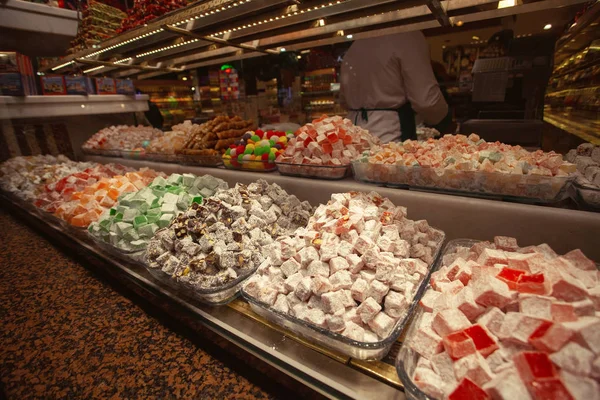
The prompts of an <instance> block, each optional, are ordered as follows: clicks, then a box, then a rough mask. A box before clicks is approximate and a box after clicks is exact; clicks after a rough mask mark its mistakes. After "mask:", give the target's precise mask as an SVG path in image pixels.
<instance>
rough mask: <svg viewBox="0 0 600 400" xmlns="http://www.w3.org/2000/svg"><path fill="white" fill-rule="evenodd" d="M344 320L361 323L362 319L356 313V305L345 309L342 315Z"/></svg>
mask: <svg viewBox="0 0 600 400" xmlns="http://www.w3.org/2000/svg"><path fill="white" fill-rule="evenodd" d="M343 318H344V321H346V322H348V321H352V322H354V323H355V324H359V325H362V323H363V322H362V319H361V318H360V315H358V313H357V312H356V307H353V308H350V309H349V310H348V311H346V312H345V313H344V315H343Z"/></svg>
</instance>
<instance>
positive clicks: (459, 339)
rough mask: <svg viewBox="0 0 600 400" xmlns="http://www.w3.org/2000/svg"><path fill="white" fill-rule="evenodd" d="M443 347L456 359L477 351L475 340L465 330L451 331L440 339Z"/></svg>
mask: <svg viewBox="0 0 600 400" xmlns="http://www.w3.org/2000/svg"><path fill="white" fill-rule="evenodd" d="M442 343H443V346H444V349H445V350H446V351H447V352H448V354H449V355H450V357H452V358H453V359H455V360H457V359H460V358H462V357H465V356H468V355H469V354H473V353H475V352H476V351H477V349H476V348H475V342H474V341H473V339H471V338H470V337H469V335H467V334H466V333H465V332H463V331H460V332H456V333H452V334H450V335H448V336H446V337H444V338H443V339H442Z"/></svg>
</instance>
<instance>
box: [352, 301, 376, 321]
mask: <svg viewBox="0 0 600 400" xmlns="http://www.w3.org/2000/svg"><path fill="white" fill-rule="evenodd" d="M379 311H381V306H380V305H379V303H378V302H377V301H376V300H375V299H373V298H372V297H369V298H367V299H366V300H365V301H363V302H362V303H361V304H360V306H358V308H357V309H356V312H357V313H358V315H359V316H360V319H361V320H362V321H363V322H364V323H365V324H366V323H368V322H369V321H370V320H372V319H373V318H374V317H375V315H377V313H378V312H379Z"/></svg>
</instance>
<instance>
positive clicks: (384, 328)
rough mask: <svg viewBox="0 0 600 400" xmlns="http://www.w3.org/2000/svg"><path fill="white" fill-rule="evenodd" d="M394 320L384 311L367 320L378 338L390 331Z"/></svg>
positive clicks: (385, 335) (388, 333)
mask: <svg viewBox="0 0 600 400" xmlns="http://www.w3.org/2000/svg"><path fill="white" fill-rule="evenodd" d="M395 324H396V321H395V320H394V319H393V318H391V317H389V316H388V315H387V314H386V313H384V312H380V313H378V314H377V315H375V317H374V318H373V319H372V320H370V321H369V323H368V325H369V327H370V328H371V329H372V330H373V332H375V333H376V334H377V335H378V336H379V337H380V338H386V337H388V336H389V335H390V333H391V332H392V329H393V328H394V325H395Z"/></svg>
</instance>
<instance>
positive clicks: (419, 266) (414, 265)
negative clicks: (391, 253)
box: [400, 258, 429, 276]
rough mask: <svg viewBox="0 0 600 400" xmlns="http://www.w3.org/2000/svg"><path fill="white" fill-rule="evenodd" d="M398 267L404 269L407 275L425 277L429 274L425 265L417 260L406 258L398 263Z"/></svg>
mask: <svg viewBox="0 0 600 400" xmlns="http://www.w3.org/2000/svg"><path fill="white" fill-rule="evenodd" d="M400 265H401V266H403V267H404V268H406V271H407V272H408V273H409V274H414V273H418V274H419V275H421V276H425V275H427V274H428V273H429V269H428V268H427V264H426V263H425V262H423V261H422V260H419V259H418V258H407V259H405V260H401V261H400Z"/></svg>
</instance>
